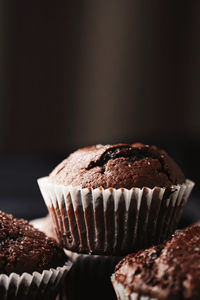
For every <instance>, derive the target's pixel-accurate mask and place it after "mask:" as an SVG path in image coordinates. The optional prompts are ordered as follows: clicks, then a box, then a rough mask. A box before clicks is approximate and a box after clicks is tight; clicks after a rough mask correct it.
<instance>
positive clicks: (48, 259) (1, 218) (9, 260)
mask: <svg viewBox="0 0 200 300" xmlns="http://www.w3.org/2000/svg"><path fill="white" fill-rule="evenodd" d="M65 261H66V256H65V254H64V252H63V250H62V249H61V248H59V246H58V245H57V243H56V241H55V240H54V239H52V238H49V237H47V236H46V235H45V234H44V233H43V232H40V231H39V230H37V229H35V228H34V227H33V226H32V225H30V224H29V223H28V221H25V220H23V219H15V218H14V217H13V216H12V215H8V214H5V213H4V212H2V211H0V273H3V274H7V275H9V274H10V273H12V272H15V273H17V274H22V273H23V272H27V273H32V272H34V271H38V272H40V273H41V272H42V271H43V270H45V269H47V270H48V269H50V268H56V267H58V266H63V265H64V263H65Z"/></svg>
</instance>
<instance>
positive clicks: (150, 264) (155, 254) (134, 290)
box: [112, 224, 200, 300]
mask: <svg viewBox="0 0 200 300" xmlns="http://www.w3.org/2000/svg"><path fill="white" fill-rule="evenodd" d="M112 281H113V285H114V287H115V290H116V293H117V295H118V297H119V299H132V298H131V295H132V296H133V295H134V296H135V297H136V296H137V297H138V298H137V299H140V298H139V296H140V297H141V296H146V297H149V298H147V299H152V298H153V299H159V300H173V299H188V300H189V299H190V300H195V299H200V224H195V225H193V226H191V227H188V228H186V229H184V230H178V231H176V232H175V234H174V235H173V236H172V238H171V239H170V240H169V241H167V242H165V243H163V244H161V245H158V246H155V247H152V248H149V249H146V250H143V251H139V252H137V253H134V254H130V255H128V256H127V257H125V258H124V259H123V260H122V261H121V262H120V263H119V264H118V265H117V266H116V269H115V274H114V277H113V278H112ZM125 295H126V296H125ZM134 299H135V298H134Z"/></svg>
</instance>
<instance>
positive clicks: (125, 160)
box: [50, 143, 185, 189]
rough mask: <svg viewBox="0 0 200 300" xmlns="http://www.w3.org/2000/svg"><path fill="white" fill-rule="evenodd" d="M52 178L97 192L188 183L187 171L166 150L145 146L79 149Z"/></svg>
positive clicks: (54, 172) (138, 144)
mask: <svg viewBox="0 0 200 300" xmlns="http://www.w3.org/2000/svg"><path fill="white" fill-rule="evenodd" d="M50 179H51V181H52V182H54V183H57V184H63V185H72V186H80V187H81V188H86V187H91V188H93V189H95V188H98V187H103V188H105V189H106V188H111V187H112V188H116V189H119V188H127V189H131V188H132V187H138V188H142V187H149V188H153V187H155V186H158V187H170V186H172V185H176V184H182V183H183V182H185V177H184V174H183V172H182V171H181V169H180V168H179V167H178V165H177V164H176V163H175V162H174V161H173V159H172V158H171V157H170V156H169V155H168V154H167V153H166V152H165V151H164V150H160V149H159V148H157V147H156V146H149V145H144V144H141V143H136V144H130V145H129V144H117V145H105V146H103V145H97V146H91V147H86V148H83V149H79V150H77V151H75V152H74V153H72V154H71V155H70V156H69V157H68V158H67V159H65V160H64V161H63V162H61V163H60V164H59V165H58V166H57V167H56V168H55V169H54V170H53V172H52V173H51V174H50Z"/></svg>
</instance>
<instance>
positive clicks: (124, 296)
mask: <svg viewBox="0 0 200 300" xmlns="http://www.w3.org/2000/svg"><path fill="white" fill-rule="evenodd" d="M111 281H112V284H113V287H114V290H115V293H116V296H117V299H118V300H158V299H156V298H151V297H149V296H144V295H140V294H138V293H133V292H130V291H128V290H127V289H125V288H124V286H123V285H122V284H121V283H118V282H117V281H116V280H115V275H114V274H113V275H112V277H111Z"/></svg>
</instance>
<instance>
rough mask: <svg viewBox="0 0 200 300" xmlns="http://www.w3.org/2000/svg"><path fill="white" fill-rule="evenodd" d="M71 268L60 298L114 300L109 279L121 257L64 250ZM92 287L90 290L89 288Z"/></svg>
mask: <svg viewBox="0 0 200 300" xmlns="http://www.w3.org/2000/svg"><path fill="white" fill-rule="evenodd" d="M65 253H66V255H67V256H68V257H69V258H70V259H71V260H72V262H73V266H72V268H71V270H70V273H69V276H68V278H67V281H66V286H65V284H63V286H62V289H61V292H60V295H61V296H60V297H61V299H62V300H64V299H94V291H96V295H95V299H97V300H98V299H103V298H105V295H106V297H108V299H110V300H112V299H115V294H114V291H113V288H112V284H111V281H110V277H111V275H112V274H113V272H114V268H115V266H116V265H117V263H118V262H119V261H120V260H121V259H122V257H114V256H104V255H91V254H79V253H74V252H72V251H69V250H65ZM91 287H92V288H91Z"/></svg>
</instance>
